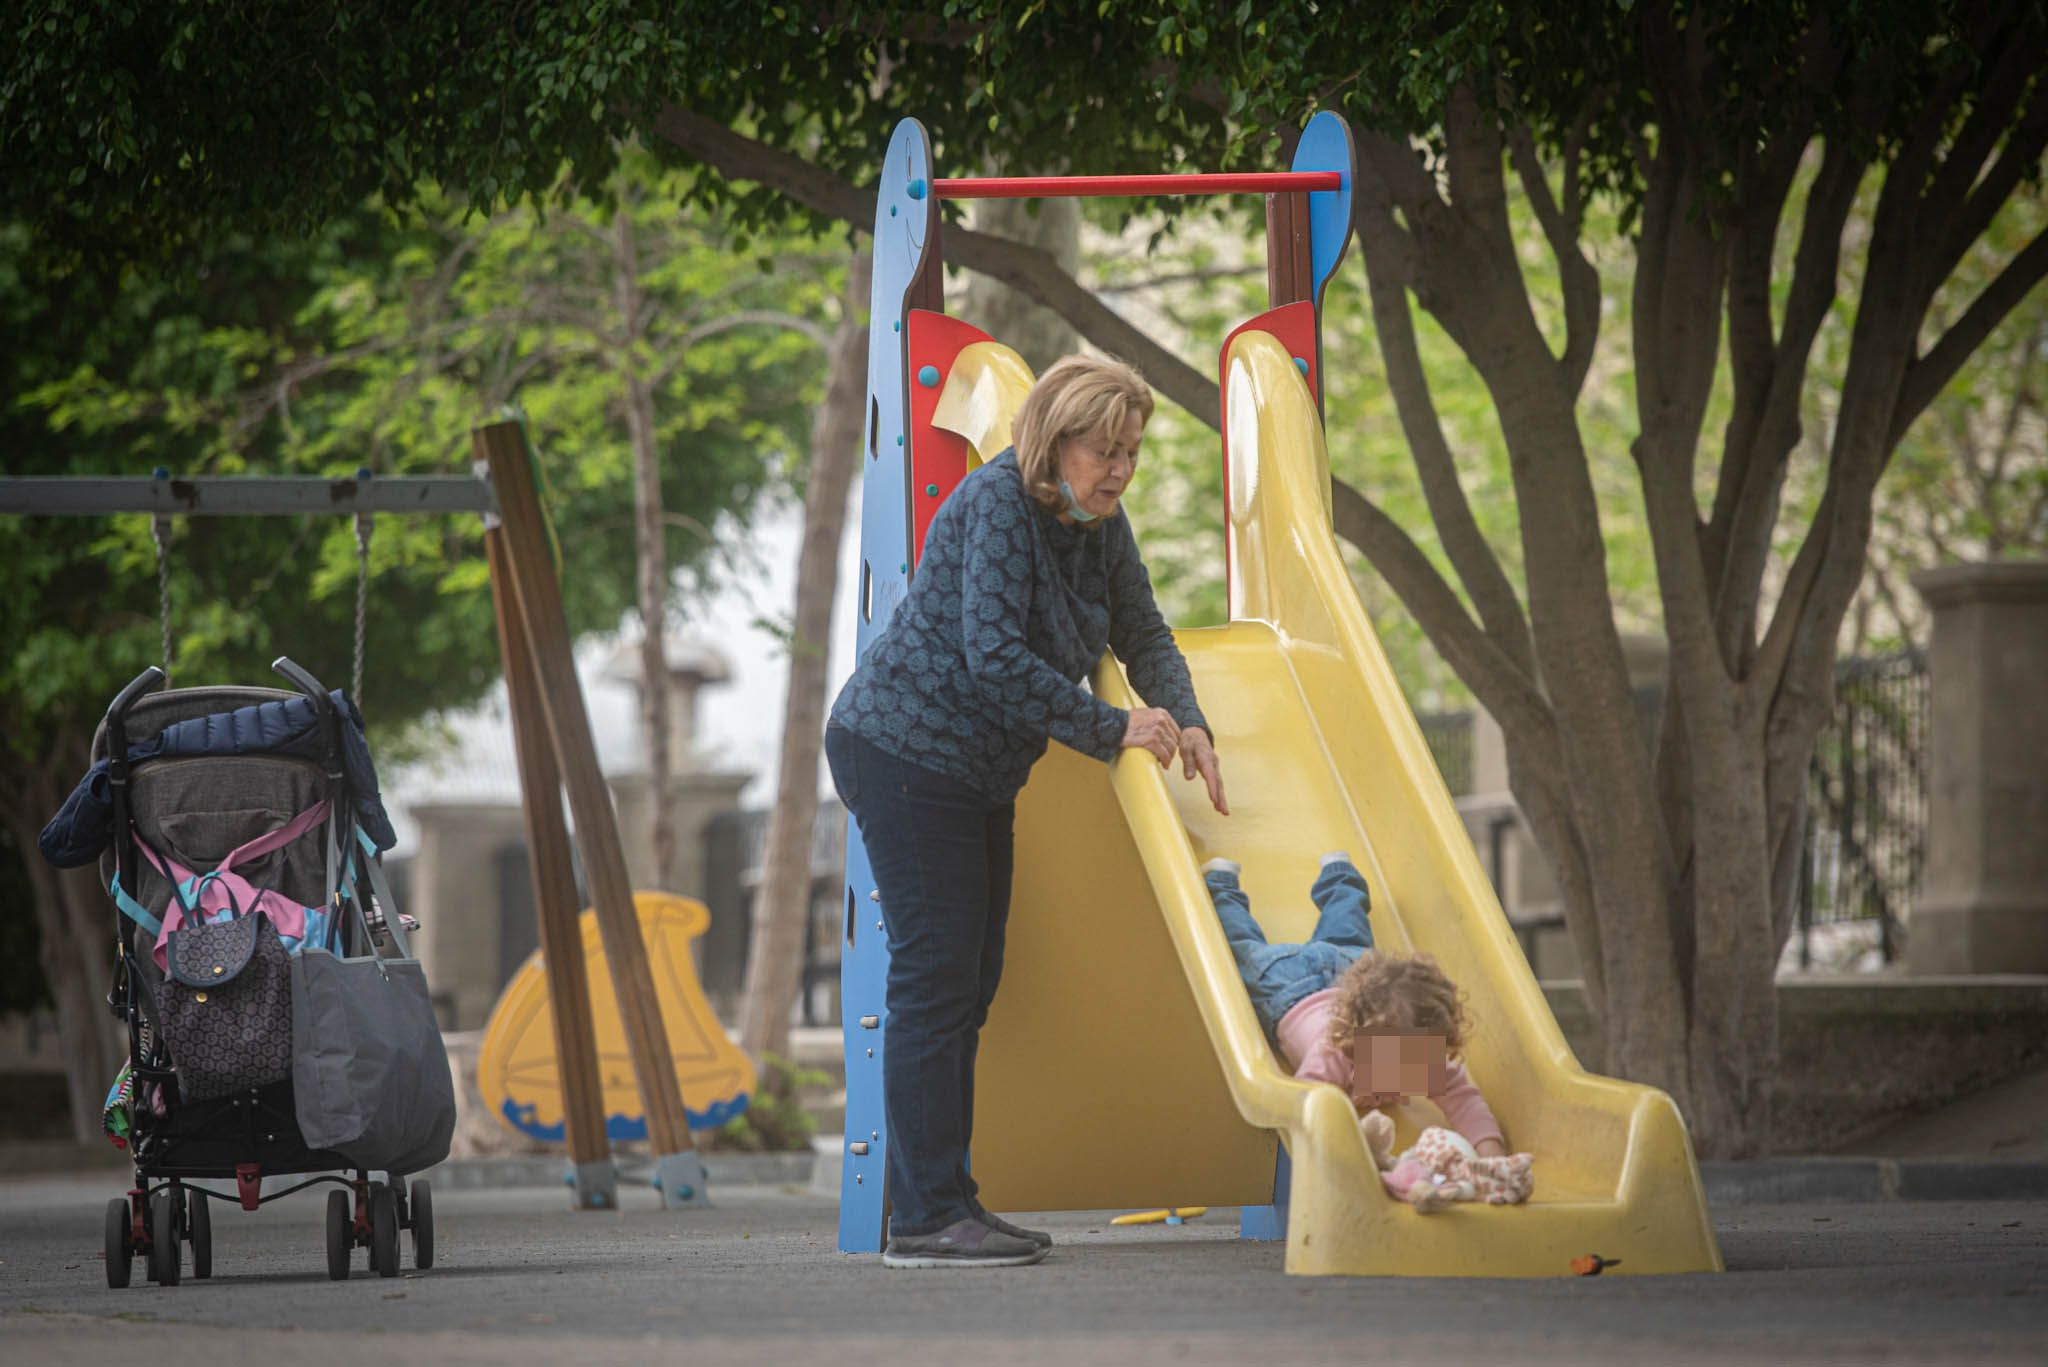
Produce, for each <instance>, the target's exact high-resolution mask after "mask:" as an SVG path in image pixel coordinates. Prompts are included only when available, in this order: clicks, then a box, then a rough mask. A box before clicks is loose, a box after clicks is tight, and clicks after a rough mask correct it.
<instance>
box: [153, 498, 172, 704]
mask: <svg viewBox="0 0 2048 1367" xmlns="http://www.w3.org/2000/svg"><path fill="white" fill-rule="evenodd" d="M149 539H150V540H151V541H153V542H155V543H156V599H157V631H158V638H159V645H160V648H161V649H162V651H163V657H164V687H166V688H169V687H170V686H171V557H170V545H171V520H170V519H169V518H168V517H163V516H157V517H153V518H151V519H150V520H149Z"/></svg>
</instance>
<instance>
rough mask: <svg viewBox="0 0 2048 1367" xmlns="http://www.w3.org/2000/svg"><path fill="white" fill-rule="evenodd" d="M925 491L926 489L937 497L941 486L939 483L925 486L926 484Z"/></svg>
mask: <svg viewBox="0 0 2048 1367" xmlns="http://www.w3.org/2000/svg"><path fill="white" fill-rule="evenodd" d="M924 491H925V492H926V493H927V494H929V495H931V496H932V497H933V498H937V497H938V496H939V486H938V485H936V484H927V485H925V486H924Z"/></svg>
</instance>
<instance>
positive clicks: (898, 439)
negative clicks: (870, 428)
mask: <svg viewBox="0 0 2048 1367" xmlns="http://www.w3.org/2000/svg"><path fill="white" fill-rule="evenodd" d="M896 444H897V445H898V446H901V445H902V444H903V434H902V433H901V432H898V433H897V434H896Z"/></svg>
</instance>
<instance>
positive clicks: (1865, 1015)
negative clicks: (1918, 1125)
mask: <svg viewBox="0 0 2048 1367" xmlns="http://www.w3.org/2000/svg"><path fill="white" fill-rule="evenodd" d="M1543 992H1544V995H1545V996H1546V997H1548V998H1549V1000H1550V1008H1551V1010H1552V1011H1553V1012H1555V1013H1556V1015H1557V1022H1558V1024H1559V1026H1561V1027H1562V1028H1563V1030H1564V1034H1565V1039H1566V1040H1567V1041H1568V1042H1569V1043H1570V1044H1571V1046H1572V1051H1573V1052H1574V1053H1576V1054H1577V1055H1578V1057H1579V1061H1580V1062H1581V1063H1583V1064H1584V1065H1585V1066H1586V1068H1587V1069H1588V1070H1589V1071H1592V1072H1596V1073H1597V1072H1599V1071H1601V1059H1602V1049H1601V1044H1600V1037H1599V1033H1598V1031H1597V1030H1596V1029H1595V1028H1594V1023H1593V1018H1592V1014H1591V1013H1590V1012H1589V1011H1588V1010H1587V1009H1586V998H1585V993H1584V992H1583V991H1582V990H1581V988H1580V986H1579V984H1578V983H1577V982H1552V983H1545V984H1544V985H1543ZM1778 1008H1779V1027H1778V1047H1779V1074H1778V1086H1777V1091H1776V1099H1775V1102H1774V1104H1775V1108H1776V1127H1775V1130H1774V1135H1773V1146H1774V1148H1775V1149H1776V1151H1777V1152H1779V1153H1787V1154H1792V1153H1830V1152H1834V1151H1837V1150H1841V1149H1845V1148H1854V1147H1855V1144H1856V1141H1857V1140H1858V1139H1859V1138H1860V1137H1862V1136H1864V1135H1866V1134H1870V1133H1872V1132H1874V1131H1876V1130H1880V1129H1883V1128H1884V1127H1886V1126H1887V1125H1890V1124H1893V1123H1895V1122H1897V1121H1900V1120H1904V1119H1907V1118H1909V1117H1911V1116H1915V1115H1919V1114H1922V1113H1924V1112H1927V1111H1930V1110H1933V1109H1935V1108H1937V1107H1940V1106H1943V1105H1946V1104H1948V1103H1950V1102H1953V1101H1957V1100H1959V1099H1961V1098H1963V1097H1967V1096H1970V1095H1972V1094H1974V1093H1977V1092H1980V1091H1982V1090H1983V1089H1985V1088H1986V1087H1990V1086H1992V1085H1994V1084H1996V1083H1999V1082H2003V1081H2005V1080H2006V1079H2008V1078H2011V1077H2015V1076H2018V1075H2020V1074H2022V1073H2026V1072H2029V1071H2032V1070H2035V1069H2039V1068H2041V1067H2043V1066H2048V977H2036V976H2021V975H2006V976H1984V977H1956V978H1911V979H1904V978H1884V977H1875V976H1865V977H1855V978H1836V979H1793V980H1788V981H1785V982H1781V983H1780V984H1779V985H1778Z"/></svg>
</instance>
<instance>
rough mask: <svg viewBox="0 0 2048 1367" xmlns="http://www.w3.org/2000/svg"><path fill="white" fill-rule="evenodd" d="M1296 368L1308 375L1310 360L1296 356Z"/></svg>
mask: <svg viewBox="0 0 2048 1367" xmlns="http://www.w3.org/2000/svg"><path fill="white" fill-rule="evenodd" d="M1294 368H1295V369H1296V370H1299V371H1300V372H1301V373H1302V374H1304V375H1306V374H1308V361H1307V360H1306V359H1304V358H1302V357H1300V356H1297V357H1295V358H1294Z"/></svg>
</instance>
